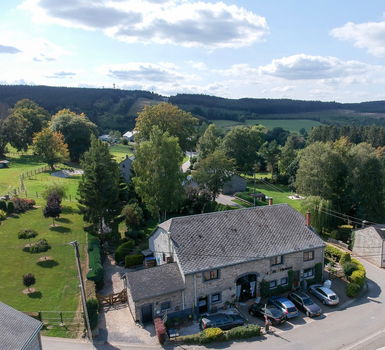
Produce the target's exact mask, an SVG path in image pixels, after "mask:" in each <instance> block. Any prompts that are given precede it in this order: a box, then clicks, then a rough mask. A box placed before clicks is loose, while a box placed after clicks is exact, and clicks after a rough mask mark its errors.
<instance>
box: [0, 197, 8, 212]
mask: <svg viewBox="0 0 385 350" xmlns="http://www.w3.org/2000/svg"><path fill="white" fill-rule="evenodd" d="M0 210H3V211H5V212H6V211H7V202H6V201H5V200H0Z"/></svg>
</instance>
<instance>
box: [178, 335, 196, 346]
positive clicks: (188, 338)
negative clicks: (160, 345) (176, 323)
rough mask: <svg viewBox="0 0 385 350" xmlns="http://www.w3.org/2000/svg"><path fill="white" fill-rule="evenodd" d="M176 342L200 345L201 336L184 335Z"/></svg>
mask: <svg viewBox="0 0 385 350" xmlns="http://www.w3.org/2000/svg"><path fill="white" fill-rule="evenodd" d="M178 341H179V342H181V343H184V344H200V342H201V334H200V333H196V334H191V335H184V336H181V337H179V338H178Z"/></svg>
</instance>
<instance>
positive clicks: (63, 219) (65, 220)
mask: <svg viewBox="0 0 385 350" xmlns="http://www.w3.org/2000/svg"><path fill="white" fill-rule="evenodd" d="M55 221H57V222H61V223H65V224H70V223H71V222H72V221H71V220H70V219H67V218H57V219H55Z"/></svg>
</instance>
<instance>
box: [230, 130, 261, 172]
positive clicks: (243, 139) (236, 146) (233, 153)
mask: <svg viewBox="0 0 385 350" xmlns="http://www.w3.org/2000/svg"><path fill="white" fill-rule="evenodd" d="M264 137H265V134H264V132H263V128H262V127H261V126H236V127H235V128H233V129H231V130H230V131H229V132H228V133H227V134H226V136H225V137H224V139H223V149H224V151H225V153H226V156H227V157H229V158H232V159H234V160H235V166H236V169H237V170H238V171H240V172H243V173H251V172H252V170H253V166H254V164H256V163H257V162H258V160H259V155H258V151H259V148H260V147H261V145H262V143H263V141H264Z"/></svg>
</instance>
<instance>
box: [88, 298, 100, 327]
mask: <svg viewBox="0 0 385 350" xmlns="http://www.w3.org/2000/svg"><path fill="white" fill-rule="evenodd" d="M87 312H88V317H89V319H90V326H91V329H94V328H96V326H97V325H98V317H99V302H98V300H97V299H96V298H91V299H88V300H87Z"/></svg>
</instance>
